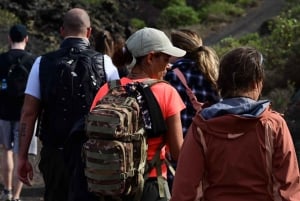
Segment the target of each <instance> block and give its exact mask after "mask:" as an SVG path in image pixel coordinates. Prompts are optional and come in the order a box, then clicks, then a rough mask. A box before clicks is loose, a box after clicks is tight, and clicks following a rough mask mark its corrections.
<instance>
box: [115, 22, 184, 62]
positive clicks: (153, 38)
mask: <svg viewBox="0 0 300 201" xmlns="http://www.w3.org/2000/svg"><path fill="white" fill-rule="evenodd" d="M122 51H123V55H124V56H125V57H126V58H124V59H120V60H122V61H124V62H125V63H124V65H125V64H128V63H130V62H131V63H130V64H129V68H131V67H133V66H134V65H135V64H136V61H137V60H136V59H137V58H142V57H143V56H146V55H147V54H149V53H150V52H154V53H164V54H167V55H170V56H174V57H182V56H184V55H185V53H186V52H185V51H184V50H182V49H180V48H177V47H174V46H173V45H172V43H171V41H170V39H169V38H168V37H167V35H166V34H165V33H164V32H163V31H160V30H158V29H155V28H149V27H145V28H142V29H139V30H138V31H136V32H135V33H133V34H132V35H131V36H130V37H129V38H128V39H127V41H126V42H125V47H124V48H123V49H122Z"/></svg>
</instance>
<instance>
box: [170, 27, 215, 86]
mask: <svg viewBox="0 0 300 201" xmlns="http://www.w3.org/2000/svg"><path fill="white" fill-rule="evenodd" d="M171 41H172V43H173V45H174V46H176V47H178V48H181V49H183V50H185V51H186V52H187V53H186V55H185V56H184V58H187V59H191V60H193V61H194V62H195V63H196V64H197V67H198V68H199V70H200V71H201V72H202V73H203V75H204V76H205V78H206V79H207V80H208V81H210V83H211V84H212V85H213V87H214V88H217V84H216V82H217V78H218V71H219V57H218V55H217V54H216V52H215V51H214V50H213V49H212V48H210V47H207V46H203V42H202V39H201V37H200V36H199V35H198V34H197V33H196V32H194V31H191V30H187V29H180V30H175V31H172V32H171Z"/></svg>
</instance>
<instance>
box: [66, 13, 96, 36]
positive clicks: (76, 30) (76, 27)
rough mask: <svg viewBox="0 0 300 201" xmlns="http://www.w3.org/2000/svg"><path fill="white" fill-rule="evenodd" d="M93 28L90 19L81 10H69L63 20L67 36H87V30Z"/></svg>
mask: <svg viewBox="0 0 300 201" xmlns="http://www.w3.org/2000/svg"><path fill="white" fill-rule="evenodd" d="M90 27H91V22H90V17H89V15H88V14H87V12H86V11H85V10H83V9H81V8H73V9H71V10H69V11H68V12H67V13H66V14H65V16H64V18H63V29H64V33H65V36H85V35H86V32H87V28H90Z"/></svg>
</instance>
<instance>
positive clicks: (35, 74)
mask: <svg viewBox="0 0 300 201" xmlns="http://www.w3.org/2000/svg"><path fill="white" fill-rule="evenodd" d="M40 62H41V56H39V57H38V58H36V60H35V61H34V63H33V65H32V69H31V71H30V73H29V77H28V81H27V86H26V90H25V94H29V95H31V96H34V97H35V98H37V99H41V90H40V78H39V69H40V68H39V66H40ZM104 70H105V74H106V79H107V81H110V80H117V79H119V73H118V69H117V68H116V67H115V65H114V64H113V63H112V60H111V58H110V57H109V56H108V55H104Z"/></svg>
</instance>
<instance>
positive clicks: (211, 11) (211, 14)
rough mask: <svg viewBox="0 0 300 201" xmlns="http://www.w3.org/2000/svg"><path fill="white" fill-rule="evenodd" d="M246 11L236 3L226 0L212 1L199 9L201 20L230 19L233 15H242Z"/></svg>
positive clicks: (220, 20)
mask: <svg viewBox="0 0 300 201" xmlns="http://www.w3.org/2000/svg"><path fill="white" fill-rule="evenodd" d="M244 13H245V10H244V9H243V8H241V7H238V6H237V5H235V4H231V3H228V2H225V1H218V2H216V3H210V4H208V5H207V6H205V7H203V8H202V9H201V10H200V11H199V16H200V19H201V20H204V21H205V20H209V21H219V22H222V21H229V20H230V19H231V17H232V16H236V17H238V16H241V15H243V14H244Z"/></svg>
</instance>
